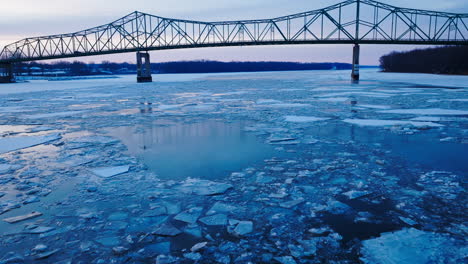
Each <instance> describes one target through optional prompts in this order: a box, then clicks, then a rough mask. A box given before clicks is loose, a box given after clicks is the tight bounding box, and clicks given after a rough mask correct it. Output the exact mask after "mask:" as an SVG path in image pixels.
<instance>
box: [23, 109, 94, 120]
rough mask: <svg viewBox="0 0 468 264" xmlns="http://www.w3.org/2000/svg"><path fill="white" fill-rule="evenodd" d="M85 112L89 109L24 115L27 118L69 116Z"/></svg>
mask: <svg viewBox="0 0 468 264" xmlns="http://www.w3.org/2000/svg"><path fill="white" fill-rule="evenodd" d="M85 112H87V111H65V112H55V113H46V114H34V115H23V116H22V117H23V118H27V119H41V118H53V117H67V116H72V115H78V114H82V113H85Z"/></svg>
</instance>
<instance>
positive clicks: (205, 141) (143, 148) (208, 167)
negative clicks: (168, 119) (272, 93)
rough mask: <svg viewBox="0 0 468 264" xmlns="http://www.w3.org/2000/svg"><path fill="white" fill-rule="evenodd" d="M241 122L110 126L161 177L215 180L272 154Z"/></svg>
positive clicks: (270, 148)
mask: <svg viewBox="0 0 468 264" xmlns="http://www.w3.org/2000/svg"><path fill="white" fill-rule="evenodd" d="M244 127H245V124H244V123H243V122H235V123H225V122H221V121H213V120H206V121H203V122H199V123H191V124H183V123H182V124H181V123H174V124H170V125H167V126H161V125H156V126H153V127H149V128H142V129H141V131H139V132H136V131H135V127H118V128H112V129H111V130H110V134H111V135H112V136H114V137H117V138H119V139H120V140H122V142H123V143H124V144H125V145H126V146H127V148H128V150H129V152H130V154H131V155H135V156H137V157H138V158H140V159H141V160H142V162H143V163H144V164H145V165H146V166H148V168H149V169H150V170H152V171H154V172H156V173H157V174H158V176H159V177H160V178H161V179H165V180H181V179H185V178H187V177H192V178H202V179H210V180H214V179H219V178H224V177H226V176H228V175H229V174H230V173H231V172H233V171H237V170H241V169H243V168H246V167H248V166H253V165H254V164H255V163H257V162H263V160H264V159H265V158H269V157H271V156H273V155H274V153H275V151H274V148H273V147H272V146H270V145H268V144H265V143H263V142H262V141H261V140H260V139H259V138H257V137H256V136H255V135H252V134H249V133H246V132H244V131H242V129H243V128H244Z"/></svg>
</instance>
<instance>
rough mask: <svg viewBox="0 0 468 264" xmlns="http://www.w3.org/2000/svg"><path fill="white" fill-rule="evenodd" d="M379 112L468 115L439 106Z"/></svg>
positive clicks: (462, 111)
mask: <svg viewBox="0 0 468 264" xmlns="http://www.w3.org/2000/svg"><path fill="white" fill-rule="evenodd" d="M379 112H380V113H387V114H408V115H468V111H465V110H452V109H440V108H426V109H393V110H383V111H379Z"/></svg>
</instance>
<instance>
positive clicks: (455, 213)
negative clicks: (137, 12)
mask: <svg viewBox="0 0 468 264" xmlns="http://www.w3.org/2000/svg"><path fill="white" fill-rule="evenodd" d="M348 75H349V72H347V71H343V72H342V71H311V72H275V73H233V74H200V75H157V76H154V79H155V80H156V82H154V83H146V84H135V83H134V79H133V77H131V78H130V77H122V78H114V79H108V80H106V79H99V80H96V81H93V80H83V81H56V82H47V81H32V82H29V83H18V84H12V85H2V86H1V87H0V94H1V97H0V263H21V262H25V263H195V262H197V263H249V262H250V263H327V262H332V261H334V262H336V263H357V262H364V263H387V262H389V261H390V262H391V263H404V261H407V262H408V261H409V262H411V263H427V262H428V261H433V262H434V263H462V262H463V261H464V260H463V258H465V257H466V252H467V247H466V242H465V237H466V236H467V230H468V227H467V226H466V204H467V199H466V197H467V195H466V172H467V169H468V167H467V163H466V161H465V160H466V157H467V156H468V148H467V147H466V144H467V143H468V126H467V121H468V88H467V83H468V78H467V77H464V76H438V75H422V74H391V73H378V72H374V71H371V70H364V71H363V73H362V79H363V80H362V81H360V82H359V83H350V82H349V81H348V79H349V76H348ZM386 261H387V262H386Z"/></svg>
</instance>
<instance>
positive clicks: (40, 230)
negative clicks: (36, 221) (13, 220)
mask: <svg viewBox="0 0 468 264" xmlns="http://www.w3.org/2000/svg"><path fill="white" fill-rule="evenodd" d="M54 229H55V227H51V226H38V227H36V228H34V229H31V230H27V231H24V232H23V233H25V234H42V233H46V232H50V231H52V230H54Z"/></svg>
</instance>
